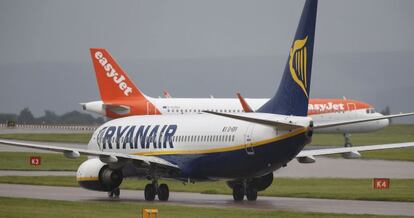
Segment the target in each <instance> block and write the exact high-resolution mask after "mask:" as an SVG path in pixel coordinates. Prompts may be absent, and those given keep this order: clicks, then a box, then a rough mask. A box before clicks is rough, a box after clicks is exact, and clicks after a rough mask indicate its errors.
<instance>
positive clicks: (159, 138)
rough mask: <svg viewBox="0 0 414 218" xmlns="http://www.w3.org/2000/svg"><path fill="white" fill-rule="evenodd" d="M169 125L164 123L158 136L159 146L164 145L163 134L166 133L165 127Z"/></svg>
mask: <svg viewBox="0 0 414 218" xmlns="http://www.w3.org/2000/svg"><path fill="white" fill-rule="evenodd" d="M167 126H168V125H164V126H163V127H162V129H161V132H160V135H159V137H158V148H161V146H162V140H161V139H162V135H163V134H164V131H165V129H166V128H167Z"/></svg>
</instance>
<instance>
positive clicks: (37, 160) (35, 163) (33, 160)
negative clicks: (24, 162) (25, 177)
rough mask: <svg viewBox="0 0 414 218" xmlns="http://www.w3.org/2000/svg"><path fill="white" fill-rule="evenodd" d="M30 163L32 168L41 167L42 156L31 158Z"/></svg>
mask: <svg viewBox="0 0 414 218" xmlns="http://www.w3.org/2000/svg"><path fill="white" fill-rule="evenodd" d="M29 163H30V165H31V166H40V164H41V163H42V158H41V157H40V156H30V158H29Z"/></svg>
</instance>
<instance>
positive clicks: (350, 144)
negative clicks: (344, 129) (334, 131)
mask: <svg viewBox="0 0 414 218" xmlns="http://www.w3.org/2000/svg"><path fill="white" fill-rule="evenodd" d="M350 137H351V134H349V133H344V138H345V145H344V147H352V143H351V138H350Z"/></svg>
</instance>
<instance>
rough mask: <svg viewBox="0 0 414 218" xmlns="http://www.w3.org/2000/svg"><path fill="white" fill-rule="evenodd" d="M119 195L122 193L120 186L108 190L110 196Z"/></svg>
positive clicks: (116, 196)
mask: <svg viewBox="0 0 414 218" xmlns="http://www.w3.org/2000/svg"><path fill="white" fill-rule="evenodd" d="M119 195H121V190H120V189H119V187H118V188H115V189H114V190H112V191H110V192H108V197H109V198H119Z"/></svg>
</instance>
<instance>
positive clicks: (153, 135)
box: [145, 125, 160, 148]
mask: <svg viewBox="0 0 414 218" xmlns="http://www.w3.org/2000/svg"><path fill="white" fill-rule="evenodd" d="M158 128H160V125H156V126H154V128H153V129H152V130H151V132H150V134H149V135H148V141H147V144H146V146H145V147H146V148H149V145H150V143H152V144H153V146H154V148H157V142H156V140H155V139H156V138H157V132H158Z"/></svg>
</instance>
